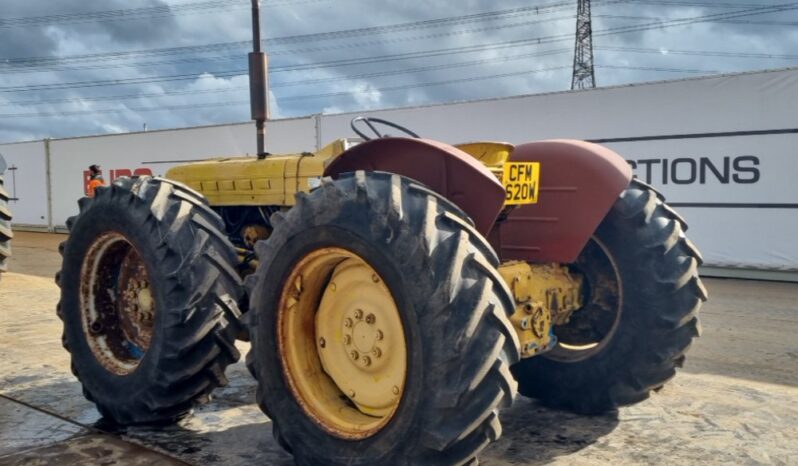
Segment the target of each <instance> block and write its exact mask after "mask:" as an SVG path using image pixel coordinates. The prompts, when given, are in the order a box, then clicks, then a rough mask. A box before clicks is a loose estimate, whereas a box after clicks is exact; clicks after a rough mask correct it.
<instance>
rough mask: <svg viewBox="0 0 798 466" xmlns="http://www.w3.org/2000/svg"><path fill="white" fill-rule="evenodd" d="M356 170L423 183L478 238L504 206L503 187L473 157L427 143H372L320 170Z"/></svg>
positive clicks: (332, 173)
mask: <svg viewBox="0 0 798 466" xmlns="http://www.w3.org/2000/svg"><path fill="white" fill-rule="evenodd" d="M356 170H367V171H385V172H390V173H396V174H397V175H402V176H406V177H408V178H412V179H414V180H416V181H419V182H421V183H423V184H425V185H426V186H427V187H429V188H430V189H432V190H433V191H435V192H437V193H438V194H440V195H442V196H444V197H446V198H447V199H449V200H450V201H452V202H454V203H455V204H456V205H457V206H458V207H460V208H461V209H462V210H463V211H464V212H465V213H466V214H468V216H470V217H471V219H472V220H473V221H474V225H475V227H476V228H477V230H479V232H480V233H482V234H483V235H486V236H487V234H488V232H490V230H491V228H492V227H493V224H494V222H495V221H496V218H497V217H498V215H499V212H501V210H502V207H503V205H504V188H503V187H502V185H501V183H499V181H498V180H497V179H496V177H495V176H494V175H493V174H492V173H491V172H490V171H489V170H488V169H487V168H485V166H484V165H482V164H481V163H480V162H479V161H477V160H476V159H475V158H473V157H471V156H470V155H468V154H467V153H465V152H463V151H461V150H460V149H457V148H456V147H454V146H450V145H448V144H444V143H441V142H437V141H432V140H429V139H410V138H381V139H373V140H371V141H368V142H364V143H362V144H358V145H357V146H355V147H353V148H351V149H349V150H348V151H346V152H344V153H342V154H341V155H339V156H338V157H336V158H335V159H334V160H333V161H332V162H331V163H330V164H329V165H328V166H327V167H326V168H325V170H324V175H325V176H331V177H333V178H336V177H337V176H338V175H339V174H341V173H346V172H353V171H356Z"/></svg>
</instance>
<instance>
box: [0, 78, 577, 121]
mask: <svg viewBox="0 0 798 466" xmlns="http://www.w3.org/2000/svg"><path fill="white" fill-rule="evenodd" d="M569 68H570V67H568V66H557V67H550V68H541V69H532V70H524V71H516V72H512V73H502V74H493V75H486V76H474V77H470V78H461V79H450V80H445V81H434V82H426V83H417V84H407V85H400V86H390V87H381V88H369V89H365V90H361V91H348V92H331V93H326V94H309V95H304V94H303V95H296V96H288V97H282V98H280V99H277V103H280V102H288V101H290V102H294V101H300V100H315V99H321V98H331V97H341V96H352V95H362V94H369V93H373V92H380V93H384V92H396V91H400V90H408V89H416V88H422V87H432V86H443V85H449V84H460V83H466V82H474V81H484V80H489V79H499V78H507V77H517V76H525V75H529V74H534V73H543V72H549V71H558V70H565V69H569ZM248 104H249V100H241V101H232V102H231V101H226V102H214V103H207V104H190V105H174V106H158V107H130V108H127V109H100V110H78V111H67V112H41V113H40V112H37V113H17V114H0V118H28V117H51V116H75V115H93V114H107V113H126V112H130V111H138V112H145V111H164V110H184V109H197V108H205V107H223V106H234V105H242V106H243V105H248Z"/></svg>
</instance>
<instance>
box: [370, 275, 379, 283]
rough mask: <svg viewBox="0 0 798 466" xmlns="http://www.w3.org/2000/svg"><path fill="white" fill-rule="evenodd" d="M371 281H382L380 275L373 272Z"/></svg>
mask: <svg viewBox="0 0 798 466" xmlns="http://www.w3.org/2000/svg"><path fill="white" fill-rule="evenodd" d="M371 281H373V282H374V283H377V282H379V281H380V277H378V276H377V274H376V273H375V274H372V275H371Z"/></svg>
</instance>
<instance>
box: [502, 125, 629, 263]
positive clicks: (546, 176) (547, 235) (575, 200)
mask: <svg viewBox="0 0 798 466" xmlns="http://www.w3.org/2000/svg"><path fill="white" fill-rule="evenodd" d="M510 161H514V162H540V194H539V197H538V203H537V204H530V205H525V206H522V207H520V208H516V209H514V210H513V211H512V212H511V213H510V215H509V216H508V218H507V219H506V220H505V221H503V222H500V223H498V224H496V226H495V227H494V229H493V230H492V231H491V233H490V240H491V244H492V245H493V247H494V248H495V249H496V251H498V252H499V255H500V256H501V258H502V261H508V260H523V261H529V262H561V263H568V262H574V261H575V260H576V258H577V256H578V255H579V252H580V251H581V250H582V248H583V247H584V246H585V244H586V243H587V241H588V239H590V236H591V235H592V234H593V232H594V231H596V228H598V225H599V224H600V223H601V221H602V220H603V219H604V216H605V215H606V214H607V212H609V210H610V208H611V207H612V205H613V204H614V203H615V201H616V200H617V199H618V196H619V195H620V194H621V193H622V192H623V190H624V189H626V187H627V186H628V185H629V182H630V181H631V179H632V169H631V168H630V167H629V164H627V163H626V161H625V160H624V159H623V158H622V157H621V156H620V155H618V154H616V153H615V152H613V151H612V150H610V149H608V148H606V147H603V146H599V145H597V144H591V143H589V142H584V141H572V140H551V141H540V142H532V143H528V144H523V145H520V146H516V147H515V149H514V150H513V152H512V154H511V155H510Z"/></svg>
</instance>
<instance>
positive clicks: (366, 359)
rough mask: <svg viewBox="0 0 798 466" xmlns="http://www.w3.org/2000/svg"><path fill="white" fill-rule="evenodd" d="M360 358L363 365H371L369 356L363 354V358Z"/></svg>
mask: <svg viewBox="0 0 798 466" xmlns="http://www.w3.org/2000/svg"><path fill="white" fill-rule="evenodd" d="M361 360H362V361H363V365H364V366H366V367H368V366H370V365H371V358H370V357H368V356H363V358H362V359H361Z"/></svg>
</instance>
